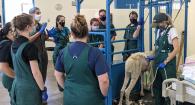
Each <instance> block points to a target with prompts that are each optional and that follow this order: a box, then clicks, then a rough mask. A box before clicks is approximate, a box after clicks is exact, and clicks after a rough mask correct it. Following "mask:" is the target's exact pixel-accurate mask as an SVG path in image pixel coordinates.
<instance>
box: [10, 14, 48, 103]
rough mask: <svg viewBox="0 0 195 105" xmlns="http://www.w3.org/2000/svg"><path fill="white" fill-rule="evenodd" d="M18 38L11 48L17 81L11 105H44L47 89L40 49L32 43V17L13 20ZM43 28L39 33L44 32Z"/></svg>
mask: <svg viewBox="0 0 195 105" xmlns="http://www.w3.org/2000/svg"><path fill="white" fill-rule="evenodd" d="M12 23H13V28H14V32H15V33H16V38H15V40H14V41H13V44H12V47H11V54H12V60H13V66H14V71H15V79H14V82H13V85H12V89H11V105H42V102H45V101H47V98H48V95H47V89H46V88H45V86H44V81H43V77H42V75H41V72H40V69H39V66H38V63H39V59H38V48H37V47H36V46H35V45H34V44H33V43H31V42H30V40H29V39H30V34H29V33H31V32H32V31H33V28H34V20H33V17H32V16H31V15H28V14H21V15H18V16H16V17H14V19H13V20H12ZM45 28H46V26H42V27H41V29H40V30H39V32H40V33H41V32H43V31H44V30H45Z"/></svg>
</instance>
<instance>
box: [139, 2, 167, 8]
mask: <svg viewBox="0 0 195 105" xmlns="http://www.w3.org/2000/svg"><path fill="white" fill-rule="evenodd" d="M167 4H169V2H166V3H152V4H145V5H142V6H144V7H150V5H152V7H159V6H167Z"/></svg>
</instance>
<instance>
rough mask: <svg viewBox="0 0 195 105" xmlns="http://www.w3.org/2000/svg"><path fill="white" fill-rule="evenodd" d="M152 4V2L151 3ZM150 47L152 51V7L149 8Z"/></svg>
mask: <svg viewBox="0 0 195 105" xmlns="http://www.w3.org/2000/svg"><path fill="white" fill-rule="evenodd" d="M151 2H152V1H151ZM149 15H150V16H149V44H150V45H149V46H150V48H149V49H150V51H152V36H153V35H152V5H150V6H149Z"/></svg>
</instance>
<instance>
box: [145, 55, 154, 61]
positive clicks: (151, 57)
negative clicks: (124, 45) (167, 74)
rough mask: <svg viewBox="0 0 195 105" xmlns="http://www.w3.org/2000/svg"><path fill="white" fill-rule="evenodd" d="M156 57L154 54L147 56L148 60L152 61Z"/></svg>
mask: <svg viewBox="0 0 195 105" xmlns="http://www.w3.org/2000/svg"><path fill="white" fill-rule="evenodd" d="M154 59H155V57H154V56H147V57H146V60H148V61H149V62H150V61H152V60H154Z"/></svg>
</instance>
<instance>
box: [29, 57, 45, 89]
mask: <svg viewBox="0 0 195 105" xmlns="http://www.w3.org/2000/svg"><path fill="white" fill-rule="evenodd" d="M30 67H31V70H32V74H33V77H34V79H35V81H36V82H37V85H38V86H39V88H40V90H41V91H43V90H44V87H45V86H44V82H43V77H42V75H41V72H40V69H39V66H38V62H37V61H36V60H32V61H30Z"/></svg>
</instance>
